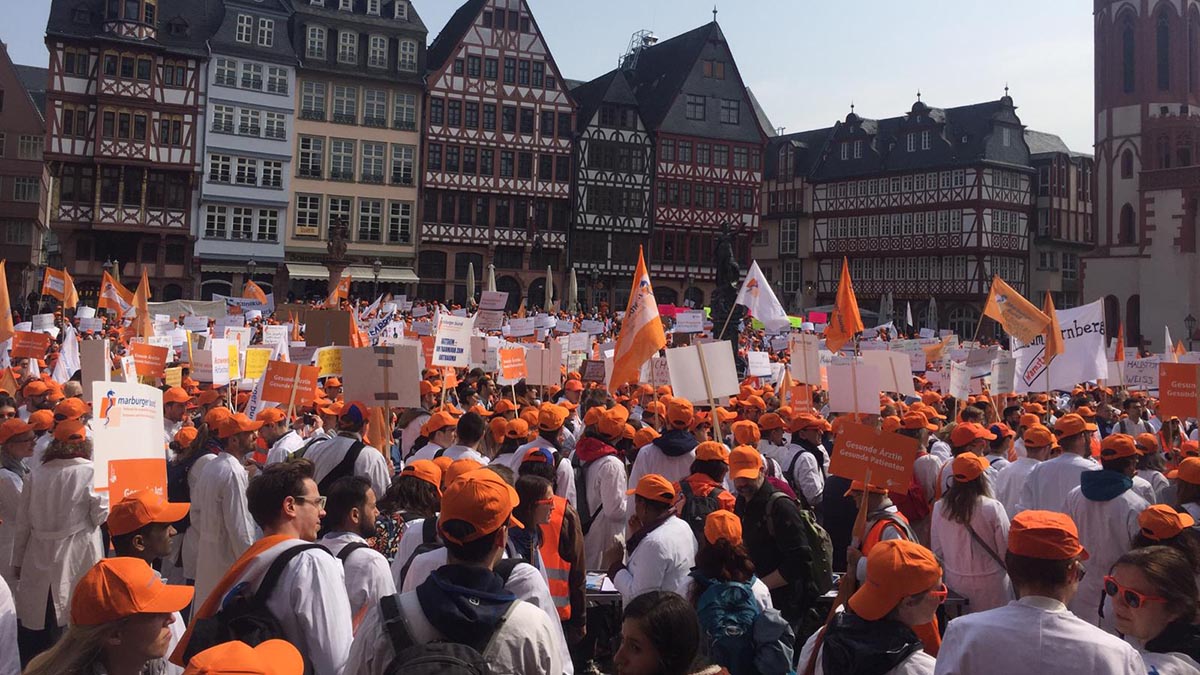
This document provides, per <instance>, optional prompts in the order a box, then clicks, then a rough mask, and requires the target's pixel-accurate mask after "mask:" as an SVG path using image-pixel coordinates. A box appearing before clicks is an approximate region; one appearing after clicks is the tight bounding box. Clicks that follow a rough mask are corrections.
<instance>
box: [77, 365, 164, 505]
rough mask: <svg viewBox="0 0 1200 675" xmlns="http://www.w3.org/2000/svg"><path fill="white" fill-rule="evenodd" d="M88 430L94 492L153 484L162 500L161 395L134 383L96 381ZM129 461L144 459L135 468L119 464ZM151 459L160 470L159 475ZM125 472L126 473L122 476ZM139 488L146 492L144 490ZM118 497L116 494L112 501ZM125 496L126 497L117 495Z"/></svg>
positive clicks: (150, 388) (145, 386)
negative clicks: (157, 464) (92, 444)
mask: <svg viewBox="0 0 1200 675" xmlns="http://www.w3.org/2000/svg"><path fill="white" fill-rule="evenodd" d="M92 410H93V412H94V413H95V415H96V417H95V418H94V419H93V420H92V424H91V431H92V437H93V442H94V446H95V450H94V452H93V455H92V461H93V462H94V464H95V472H94V479H93V485H92V487H93V488H94V489H96V490H108V489H110V485H111V486H113V489H115V490H122V491H123V490H125V489H129V487H128V486H131V485H140V484H144V483H147V482H148V481H149V482H151V483H152V482H153V481H154V480H158V479H159V477H161V480H159V482H158V483H157V485H151V486H150V487H151V488H152V489H155V491H156V492H159V494H162V495H163V496H166V443H165V442H164V438H163V415H162V392H161V391H159V390H158V389H156V388H154V387H150V386H147V385H144V384H137V383H136V382H94V383H93V384H92ZM127 460H147V461H146V462H145V463H139V464H136V465H135V464H117V462H121V461H127ZM150 460H153V461H156V462H158V463H159V464H160V465H161V468H162V473H161V476H159V475H158V474H157V471H158V469H156V468H153V467H152V465H151V464H150ZM122 469H124V471H122ZM142 487H143V489H144V488H145V487H146V486H145V485H143V486H142ZM117 494H118V493H117V492H114V493H113V495H112V496H111V497H110V501H111V500H112V498H113V497H115V496H116V495H117ZM120 494H121V496H122V497H123V496H124V494H125V493H124V492H122V493H120Z"/></svg>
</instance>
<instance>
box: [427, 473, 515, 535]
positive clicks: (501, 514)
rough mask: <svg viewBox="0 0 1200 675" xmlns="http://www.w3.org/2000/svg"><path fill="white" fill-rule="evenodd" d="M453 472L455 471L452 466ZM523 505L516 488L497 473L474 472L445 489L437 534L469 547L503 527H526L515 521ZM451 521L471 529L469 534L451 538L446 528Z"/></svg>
mask: <svg viewBox="0 0 1200 675" xmlns="http://www.w3.org/2000/svg"><path fill="white" fill-rule="evenodd" d="M459 461H462V460H459ZM451 468H454V465H453V464H452V465H451ZM447 473H448V472H447ZM520 501H521V500H520V498H519V497H518V496H517V491H516V490H515V489H513V486H511V485H509V484H508V483H505V482H504V479H503V478H501V477H500V475H499V474H497V473H496V472H494V471H471V472H469V473H468V474H466V475H464V476H462V477H461V478H459V479H458V480H455V481H454V482H453V483H450V484H448V485H447V486H446V490H445V493H444V494H443V495H442V511H441V514H440V515H439V516H438V532H439V533H441V535H442V538H443V539H446V540H447V541H452V542H454V543H456V544H467V543H470V542H472V541H476V540H478V539H481V538H483V537H485V536H487V535H489V534H492V533H493V532H495V531H496V530H498V529H500V528H501V527H505V526H508V527H523V525H522V524H521V521H519V520H517V519H516V518H513V517H512V511H513V507H515V506H516V505H517V504H518V503H520ZM452 521H457V522H462V523H466V524H467V525H470V526H471V531H470V533H469V534H466V535H463V536H461V537H455V536H454V535H451V534H449V533H448V532H446V525H447V524H448V523H450V522H452Z"/></svg>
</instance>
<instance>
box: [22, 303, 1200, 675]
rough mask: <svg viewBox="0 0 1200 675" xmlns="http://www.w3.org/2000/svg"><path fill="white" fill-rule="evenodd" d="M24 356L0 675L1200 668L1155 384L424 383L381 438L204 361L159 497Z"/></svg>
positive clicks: (1180, 454)
mask: <svg viewBox="0 0 1200 675" xmlns="http://www.w3.org/2000/svg"><path fill="white" fill-rule="evenodd" d="M564 316H565V315H564ZM565 318H567V319H568V320H571V319H572V317H569V316H567V317H565ZM582 318H583V317H582V316H575V317H573V319H574V320H575V321H576V322H578V321H579V320H581V319H582ZM597 318H601V319H603V317H597ZM273 321H274V319H273V318H272V317H270V316H269V315H268V316H266V317H262V318H259V319H257V320H255V321H251V322H250V323H249V325H250V326H252V327H253V328H255V329H256V337H255V340H256V341H258V340H261V338H262V334H261V333H262V331H261V329H262V327H263V326H265V325H268V324H270V323H271V322H273ZM618 328H619V323H618V322H616V321H611V320H610V321H608V322H607V323H606V326H605V329H606V330H608V331H614V332H615V331H616V330H618ZM116 330H117V332H116V335H115V336H116V337H118V338H119V337H120V331H119V329H116ZM70 337H71V338H72V339H75V336H74V335H71V336H70ZM883 339H886V336H883ZM742 341H743V344H742V345H741V346H742V347H743V348H744V347H746V346H747V345H749V344H757V345H767V344H769V342H770V341H769V340H767V339H766V338H765V337H764V335H763V334H762V333H761V332H756V331H751V330H746V331H744V332H743V337H742ZM51 350H52V352H56V351H58V350H59V346H58V345H54V346H53V347H52V348H51ZM772 353H773V358H776V359H780V360H786V359H787V354H786V353H785V352H780V351H778V350H775V351H773V352H772ZM52 360H53V359H52ZM36 361H37V360H36V359H14V360H13V362H12V364H11V366H10V368H9V370H8V372H7V373H6V374H5V377H4V379H3V380H0V390H2V391H0V419H2V421H0V577H2V579H3V582H0V675H10V674H15V673H20V672H24V673H33V674H37V675H42V674H46V675H49V674H66V675H75V674H81V675H82V674H87V675H92V674H98V673H106V674H108V675H126V674H134V673H155V674H158V673H197V674H199V673H271V674H275V675H291V674H299V673H316V674H318V675H338V674H341V673H345V674H347V675H350V674H355V675H357V674H362V675H370V674H379V675H383V674H385V673H403V672H413V673H416V672H444V673H459V672H462V673H468V672H479V673H485V672H491V673H520V674H533V673H548V674H553V675H557V674H559V673H576V672H577V673H588V672H616V673H620V674H621V675H690V674H693V673H705V674H716V673H730V674H732V675H742V674H744V673H789V672H797V673H805V674H807V673H817V674H819V673H827V674H829V675H835V674H838V675H842V674H846V675H883V674H885V673H896V674H903V675H915V674H920V673H938V674H942V673H944V674H971V675H976V674H986V673H997V674H1005V675H1007V674H1012V673H1022V672H1029V673H1050V672H1063V673H1085V672H1086V673H1114V674H1117V673H1121V674H1139V673H1158V674H1161V675H1167V674H1168V673H1170V674H1175V673H1200V631H1198V630H1197V620H1198V617H1197V610H1198V603H1200V591H1198V589H1197V579H1198V575H1200V532H1197V529H1196V525H1197V519H1198V518H1200V441H1198V440H1197V438H1198V437H1200V430H1197V428H1196V425H1195V423H1194V420H1180V419H1178V418H1175V417H1168V416H1164V415H1159V414H1157V405H1156V403H1157V402H1156V401H1155V400H1154V399H1153V398H1152V397H1151V396H1149V395H1148V394H1147V393H1146V392H1138V391H1130V390H1128V389H1125V388H1122V387H1106V386H1103V384H1102V383H1094V382H1093V383H1080V384H1079V386H1077V387H1075V388H1074V390H1073V391H1070V392H1048V393H1042V394H1028V395H1021V396H1017V395H1011V394H1009V395H1005V394H999V393H997V394H989V393H987V392H985V393H984V394H981V395H977V396H971V397H970V398H968V399H965V400H955V399H954V398H953V397H950V396H946V395H944V394H943V393H941V392H939V391H937V390H936V388H935V387H934V386H932V385H931V384H930V383H929V381H928V380H926V379H925V378H923V377H917V378H915V379H914V382H915V386H916V395H915V396H900V395H898V394H895V393H888V392H880V405H879V409H878V410H871V411H864V412H861V413H857V414H834V413H831V412H830V411H829V408H828V406H827V404H826V403H827V401H826V395H825V393H824V392H822V391H821V390H820V389H819V388H803V389H799V388H794V387H789V386H787V384H786V383H781V382H778V381H774V382H773V381H769V378H758V377H747V378H746V379H745V380H743V381H742V383H741V387H740V391H739V393H738V394H737V395H736V396H734V397H732V398H729V399H726V400H722V401H720V402H719V403H720V405H701V404H697V403H696V402H693V401H689V400H687V399H685V398H683V397H677V396H675V395H674V392H673V391H672V388H671V387H670V386H666V385H659V386H653V385H651V384H650V383H648V382H635V383H632V384H629V385H625V386H621V387H618V388H616V390H615V391H610V390H609V389H608V388H606V387H605V386H604V385H603V383H598V382H590V381H589V382H585V381H584V378H583V377H582V376H581V374H580V373H579V372H575V371H568V370H567V369H566V368H564V369H563V373H562V377H561V379H560V384H558V385H554V386H532V385H526V383H524V382H518V383H516V384H515V385H512V386H507V385H506V386H500V385H499V384H498V381H497V377H496V374H495V373H491V372H487V371H485V370H484V369H482V368H473V369H459V370H457V372H447V371H446V370H443V369H432V368H429V369H426V370H425V371H424V372H422V373H421V382H420V393H421V404H420V406H417V407H411V408H403V409H399V408H397V409H389V410H386V411H385V416H384V417H383V419H384V420H385V424H386V426H387V429H385V430H380V429H371V428H370V427H371V426H372V419H378V418H374V417H373V415H372V410H371V405H373V403H372V404H370V405H369V404H368V403H367V402H363V401H354V400H346V399H345V397H344V396H343V395H342V382H341V381H340V378H339V377H327V378H324V379H323V380H322V381H321V383H320V389H319V390H318V392H317V396H316V398H315V400H313V401H312V403H311V404H306V405H304V406H300V407H297V408H296V409H295V410H291V411H289V410H288V409H287V408H286V407H282V406H281V407H268V408H266V409H265V410H262V411H261V412H258V413H257V414H256V415H255V417H254V418H253V419H252V418H251V417H249V416H248V415H247V414H246V412H245V410H246V405H247V400H246V397H245V396H244V395H243V394H244V392H243V393H239V392H238V391H237V389H236V388H230V387H228V386H224V387H221V386H216V387H214V386H211V385H205V384H201V383H200V382H198V381H196V380H194V379H192V378H191V377H190V376H188V375H190V374H188V373H186V372H185V376H184V378H183V379H182V381H181V383H180V385H179V386H170V387H169V386H166V385H162V386H161V388H162V389H163V399H162V400H163V417H164V445H165V446H166V447H165V450H164V452H165V458H166V460H167V482H166V485H165V490H164V492H165V494H157V493H155V492H153V491H138V492H133V493H131V494H128V495H111V496H110V495H109V494H107V493H106V492H103V491H97V490H96V489H95V488H94V483H95V476H94V471H95V469H94V464H93V461H92V460H93V453H94V451H95V447H94V443H93V437H92V433H91V429H92V426H93V416H94V415H95V414H96V411H93V410H92V409H91V406H90V405H89V404H88V403H87V401H86V399H85V398H84V392H83V390H82V387H81V386H80V384H79V382H78V376H76V377H75V378H73V379H72V380H68V381H65V382H59V381H56V380H55V379H54V378H53V377H52V376H51V375H50V373H51V371H52V370H53V367H52V364H47V363H41V364H38V363H37V362H36ZM4 382H11V383H12V384H11V386H5V385H4V384H3V383H4ZM160 384H161V383H160ZM8 389H12V391H8ZM798 392H803V395H802V396H801V395H798ZM289 412H291V413H292V414H289ZM855 424H857V425H866V426H869V427H875V428H876V429H878V430H880V431H882V432H887V433H894V434H899V435H901V436H904V437H907V438H909V439H912V441H915V444H916V446H917V447H918V453H917V457H916V459H915V462H914V463H913V470H912V479H911V481H910V482H909V483H908V484H907V485H894V484H893V485H876V484H871V483H866V482H863V481H862V480H853V479H850V478H847V477H844V476H839V475H835V474H833V473H831V472H830V466H831V458H832V457H834V456H835V454H836V452H835V448H836V447H837V438H838V435H839V434H840V433H841V432H842V431H843V429H844V428H845V427H846V426H847V425H855ZM381 439H382V440H381ZM912 441H910V442H912Z"/></svg>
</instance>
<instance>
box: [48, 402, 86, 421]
mask: <svg viewBox="0 0 1200 675" xmlns="http://www.w3.org/2000/svg"><path fill="white" fill-rule="evenodd" d="M88 408H89V406H88V404H86V403H84V402H83V399H81V398H74V397H72V398H68V399H63V402H62V403H59V404H58V405H56V406H54V419H56V420H58V421H60V422H61V421H62V420H77V419H79V418H80V417H83V416H84V415H86V414H87V412H88Z"/></svg>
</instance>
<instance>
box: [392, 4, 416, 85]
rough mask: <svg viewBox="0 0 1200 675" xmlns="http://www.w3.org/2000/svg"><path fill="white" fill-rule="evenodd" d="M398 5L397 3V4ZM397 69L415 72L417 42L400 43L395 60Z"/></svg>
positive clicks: (405, 41)
mask: <svg viewBox="0 0 1200 675" xmlns="http://www.w3.org/2000/svg"><path fill="white" fill-rule="evenodd" d="M397 4H399V3H397ZM396 62H397V65H396V67H397V69H399V70H401V71H403V72H406V73H415V72H417V42H416V40H401V41H400V57H399V58H398V59H397V60H396Z"/></svg>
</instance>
